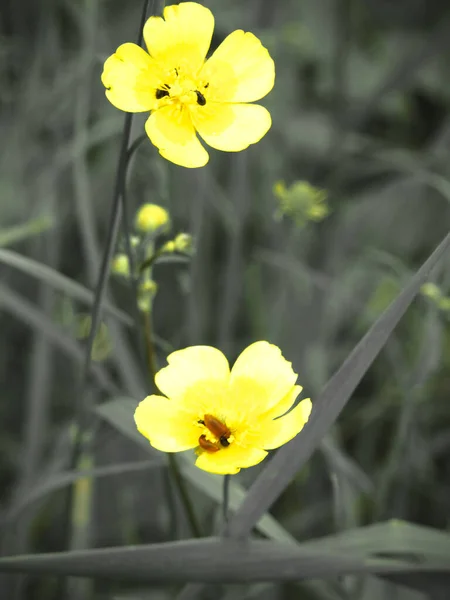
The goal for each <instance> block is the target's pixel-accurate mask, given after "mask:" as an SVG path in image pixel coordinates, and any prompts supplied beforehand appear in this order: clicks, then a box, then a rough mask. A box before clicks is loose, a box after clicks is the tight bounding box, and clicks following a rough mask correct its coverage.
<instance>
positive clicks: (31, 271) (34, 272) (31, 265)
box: [0, 248, 134, 327]
mask: <svg viewBox="0 0 450 600" xmlns="http://www.w3.org/2000/svg"><path fill="white" fill-rule="evenodd" d="M0 262H2V263H4V264H5V265H9V266H11V267H14V268H15V269H19V270H20V271H22V272H23V273H26V274H27V275H31V277H35V278H36V279H39V280H40V281H43V282H45V283H47V284H48V285H49V286H51V287H52V288H54V289H57V290H58V291H60V292H63V293H64V294H67V295H68V296H70V297H71V298H75V299H76V300H79V301H80V302H85V303H86V304H92V303H93V301H94V293H93V292H91V290H89V289H87V288H86V287H84V286H83V285H81V284H80V283H78V282H77V281H73V280H72V279H69V277H66V276H65V275H62V274H61V273H58V271H55V270H54V269H52V268H51V267H48V266H46V265H43V264H42V263H40V262H38V261H36V260H33V259H32V258H29V257H27V256H22V255H21V254H19V253H18V252H14V251H13V250H5V249H3V248H0ZM104 309H105V312H108V313H110V314H111V316H113V317H115V318H116V319H117V320H118V321H120V322H121V323H123V324H124V325H128V326H129V327H134V322H133V319H132V318H131V317H130V316H129V315H127V314H126V313H125V312H123V311H121V310H120V309H118V308H116V307H115V306H113V305H112V304H109V303H105V306H104Z"/></svg>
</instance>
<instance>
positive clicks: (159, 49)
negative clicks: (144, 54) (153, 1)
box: [144, 2, 214, 73]
mask: <svg viewBox="0 0 450 600" xmlns="http://www.w3.org/2000/svg"><path fill="white" fill-rule="evenodd" d="M163 14H164V19H163V18H162V17H150V18H149V19H148V21H147V22H146V24H145V26H144V40H145V43H146V45H147V48H148V51H149V53H150V54H151V56H152V57H153V58H156V59H158V60H159V61H162V62H165V63H166V65H167V68H168V69H174V68H177V69H180V67H181V69H183V67H185V68H187V70H188V71H189V72H191V73H196V72H197V71H198V70H199V69H200V67H201V66H202V64H203V62H204V60H205V57H206V54H207V52H208V49H209V46H210V44H211V38H212V34H213V31H214V17H213V15H212V12H211V11H210V10H209V9H207V8H205V7H204V6H201V5H200V4H197V3H196V2H183V3H182V4H173V5H172V6H167V7H166V8H165V9H164V13H163Z"/></svg>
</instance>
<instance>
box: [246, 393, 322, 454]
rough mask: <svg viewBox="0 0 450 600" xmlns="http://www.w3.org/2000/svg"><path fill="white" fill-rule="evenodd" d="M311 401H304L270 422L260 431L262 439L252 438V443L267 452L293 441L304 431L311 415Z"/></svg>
mask: <svg viewBox="0 0 450 600" xmlns="http://www.w3.org/2000/svg"><path fill="white" fill-rule="evenodd" d="M311 408H312V404H311V400H310V399H309V398H307V399H306V400H302V401H301V402H300V404H298V405H297V406H296V407H295V408H294V409H293V410H291V412H289V413H288V414H287V415H285V416H284V417H280V418H279V419H275V421H269V422H268V423H267V424H265V425H264V426H263V427H261V430H260V439H259V440H256V439H255V437H252V443H253V442H254V443H256V444H257V445H261V446H262V447H263V448H265V449H266V450H273V449H274V448H279V447H280V446H282V445H283V444H286V442H289V440H292V438H294V437H295V436H296V435H297V434H298V433H300V431H301V430H302V429H303V426H304V425H305V423H307V421H308V419H309V415H310V414H311Z"/></svg>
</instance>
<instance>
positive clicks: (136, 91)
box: [102, 44, 161, 112]
mask: <svg viewBox="0 0 450 600" xmlns="http://www.w3.org/2000/svg"><path fill="white" fill-rule="evenodd" d="M102 83H103V85H104V86H105V87H106V88H107V89H106V92H105V93H106V97H107V98H108V100H109V101H110V102H111V104H113V105H114V106H115V107H116V108H119V109H120V110H125V111H126V112H143V111H148V110H152V109H153V108H154V107H155V106H156V96H155V94H156V89H157V88H158V87H159V85H160V83H161V81H160V79H159V77H158V70H157V69H156V67H155V65H154V61H153V60H152V59H151V58H150V56H149V55H148V54H147V52H145V50H143V49H142V48H140V47H139V46H137V45H136V44H122V46H119V48H117V50H116V52H115V54H113V55H112V56H110V57H109V58H108V59H107V60H106V62H105V64H104V67H103V73H102Z"/></svg>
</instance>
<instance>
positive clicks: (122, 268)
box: [111, 254, 130, 277]
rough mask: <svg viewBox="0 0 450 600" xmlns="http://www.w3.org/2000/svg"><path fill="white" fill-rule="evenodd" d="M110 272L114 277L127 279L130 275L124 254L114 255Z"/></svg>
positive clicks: (126, 257)
mask: <svg viewBox="0 0 450 600" xmlns="http://www.w3.org/2000/svg"><path fill="white" fill-rule="evenodd" d="M111 271H112V272H113V273H115V274H116V275H122V276H123V277H128V276H129V274H130V261H129V260H128V256H127V255H126V254H116V256H115V257H114V258H113V261H112V264H111Z"/></svg>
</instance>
